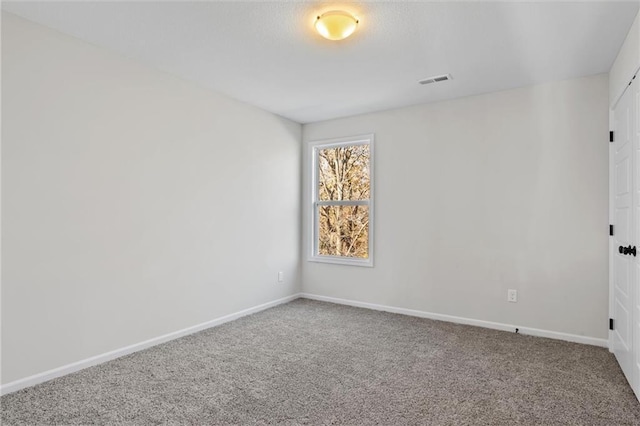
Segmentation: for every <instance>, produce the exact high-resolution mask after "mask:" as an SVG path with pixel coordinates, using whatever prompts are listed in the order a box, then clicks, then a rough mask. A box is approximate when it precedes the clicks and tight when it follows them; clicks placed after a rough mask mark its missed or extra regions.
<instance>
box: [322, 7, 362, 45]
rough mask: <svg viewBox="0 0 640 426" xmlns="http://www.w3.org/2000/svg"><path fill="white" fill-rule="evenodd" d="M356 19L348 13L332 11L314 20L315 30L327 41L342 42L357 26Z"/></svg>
mask: <svg viewBox="0 0 640 426" xmlns="http://www.w3.org/2000/svg"><path fill="white" fill-rule="evenodd" d="M358 22H359V21H358V19H357V18H356V17H355V16H353V15H352V14H350V13H348V12H344V11H342V10H332V11H330V12H326V13H323V14H322V15H319V16H318V17H317V18H316V24H315V25H316V30H317V31H318V33H320V35H321V36H322V37H324V38H326V39H328V40H334V41H335V40H343V39H345V38H347V37H349V36H350V35H351V34H353V32H354V31H355V30H356V27H357V26H358Z"/></svg>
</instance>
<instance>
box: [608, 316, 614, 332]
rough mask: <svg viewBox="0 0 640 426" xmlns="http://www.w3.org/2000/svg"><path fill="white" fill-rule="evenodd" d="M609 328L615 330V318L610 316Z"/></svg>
mask: <svg viewBox="0 0 640 426" xmlns="http://www.w3.org/2000/svg"><path fill="white" fill-rule="evenodd" d="M609 330H613V318H609Z"/></svg>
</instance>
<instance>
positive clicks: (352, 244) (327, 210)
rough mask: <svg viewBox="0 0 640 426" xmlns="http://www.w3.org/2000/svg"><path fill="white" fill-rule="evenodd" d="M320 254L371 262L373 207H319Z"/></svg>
mask: <svg viewBox="0 0 640 426" xmlns="http://www.w3.org/2000/svg"><path fill="white" fill-rule="evenodd" d="M318 254H319V255H321V256H344V257H356V258H361V259H367V258H369V207H368V206H319V207H318Z"/></svg>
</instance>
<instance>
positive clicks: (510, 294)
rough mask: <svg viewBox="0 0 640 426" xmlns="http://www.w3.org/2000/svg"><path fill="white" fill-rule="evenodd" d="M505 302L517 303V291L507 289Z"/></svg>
mask: <svg viewBox="0 0 640 426" xmlns="http://www.w3.org/2000/svg"><path fill="white" fill-rule="evenodd" d="M507 301H508V302H513V303H515V302H517V301H518V290H513V289H509V290H507Z"/></svg>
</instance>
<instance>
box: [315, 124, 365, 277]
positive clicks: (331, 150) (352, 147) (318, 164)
mask: <svg viewBox="0 0 640 426" xmlns="http://www.w3.org/2000/svg"><path fill="white" fill-rule="evenodd" d="M310 147H311V150H310V151H311V170H312V173H311V175H312V178H311V185H312V188H311V194H312V195H311V196H312V206H311V207H312V214H311V216H312V221H311V223H312V232H311V257H310V259H309V260H312V261H317V262H328V263H341V264H348V265H360V266H373V161H372V159H373V135H366V136H357V137H352V138H345V139H336V140H330V141H319V142H313V143H311V144H310Z"/></svg>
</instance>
